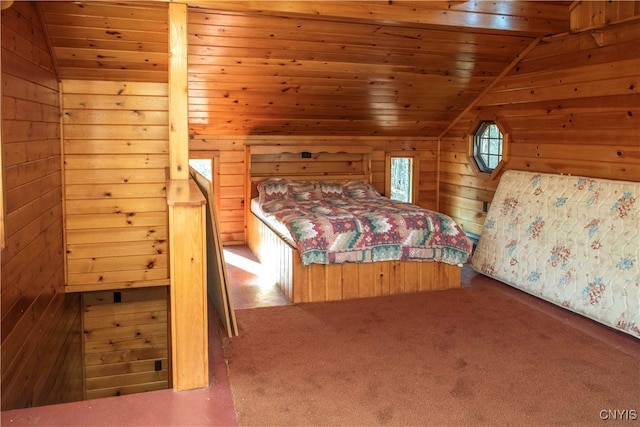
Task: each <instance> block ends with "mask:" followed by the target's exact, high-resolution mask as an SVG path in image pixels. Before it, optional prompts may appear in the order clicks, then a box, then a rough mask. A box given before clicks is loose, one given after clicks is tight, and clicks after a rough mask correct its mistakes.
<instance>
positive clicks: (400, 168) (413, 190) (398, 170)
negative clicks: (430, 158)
mask: <svg viewBox="0 0 640 427" xmlns="http://www.w3.org/2000/svg"><path fill="white" fill-rule="evenodd" d="M385 169H386V173H385V175H386V184H385V194H386V196H387V197H389V198H390V199H392V200H398V201H401V202H407V203H416V202H417V199H418V197H417V192H418V191H417V190H418V178H417V177H418V156H417V155H410V156H408V155H406V153H405V152H397V153H387V155H386V167H385Z"/></svg>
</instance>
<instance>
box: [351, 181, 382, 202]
mask: <svg viewBox="0 0 640 427" xmlns="http://www.w3.org/2000/svg"><path fill="white" fill-rule="evenodd" d="M343 191H344V194H345V197H351V198H352V199H375V198H377V197H381V195H380V193H378V191H377V190H376V189H375V188H373V186H372V185H371V184H368V183H366V182H364V181H349V182H347V183H346V184H344V190H343Z"/></svg>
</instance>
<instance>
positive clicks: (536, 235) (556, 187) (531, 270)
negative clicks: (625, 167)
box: [472, 171, 640, 337]
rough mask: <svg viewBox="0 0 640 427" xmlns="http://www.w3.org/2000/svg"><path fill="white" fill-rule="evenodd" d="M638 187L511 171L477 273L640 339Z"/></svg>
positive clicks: (478, 254)
mask: <svg viewBox="0 0 640 427" xmlns="http://www.w3.org/2000/svg"><path fill="white" fill-rule="evenodd" d="M639 192H640V183H637V182H626V181H612V180H604V179H593V178H583V177H575V176H565V175H550V174H536V173H530V172H522V171H507V172H505V173H504V175H503V176H502V178H501V180H500V183H499V185H498V188H497V190H496V193H495V196H494V199H493V203H492V204H491V208H490V209H489V212H488V214H487V218H486V220H485V224H484V229H483V231H482V235H481V237H480V241H479V243H478V246H477V248H476V250H475V253H474V255H473V261H472V266H473V268H474V269H475V270H477V271H478V272H480V273H483V274H485V275H488V276H490V277H493V278H495V279H497V280H500V281H502V282H505V283H507V284H509V285H512V286H514V287H517V288H520V289H522V290H524V291H526V292H529V293H531V294H533V295H536V296H538V297H541V298H543V299H545V300H547V301H550V302H553V303H555V304H558V305H560V306H562V307H565V308H567V309H569V310H571V311H574V312H576V313H580V314H582V315H584V316H587V317H589V318H591V319H594V320H596V321H599V322H601V323H603V324H605V325H608V326H611V327H614V328H617V329H619V330H621V331H624V332H626V333H628V334H631V335H633V336H635V337H640V232H639V227H640V206H639V201H638V200H637V198H638V193H639Z"/></svg>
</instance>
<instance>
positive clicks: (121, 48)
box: [38, 1, 169, 83]
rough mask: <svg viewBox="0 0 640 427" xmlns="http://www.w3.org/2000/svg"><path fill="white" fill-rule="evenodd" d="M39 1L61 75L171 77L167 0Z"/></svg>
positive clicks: (163, 79)
mask: <svg viewBox="0 0 640 427" xmlns="http://www.w3.org/2000/svg"><path fill="white" fill-rule="evenodd" d="M38 3H39V7H41V8H42V14H43V16H44V20H45V21H46V23H47V28H48V32H49V36H50V39H51V43H52V45H53V50H54V54H55V57H56V60H57V63H58V67H59V69H60V73H61V75H62V78H63V79H67V80H70V79H87V80H112V81H130V80H134V81H140V82H159V83H166V82H167V74H168V71H167V70H168V63H169V55H168V51H167V44H168V40H169V38H168V22H167V17H168V15H167V3H165V2H137V3H136V2H119V3H117V5H116V4H113V3H111V4H109V3H110V2H85V1H81V2H66V1H60V2H49V1H41V2H38Z"/></svg>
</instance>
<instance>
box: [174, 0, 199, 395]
mask: <svg viewBox="0 0 640 427" xmlns="http://www.w3.org/2000/svg"><path fill="white" fill-rule="evenodd" d="M187 83H188V79H187V5H186V4H184V3H170V4H169V178H170V182H169V183H168V185H167V202H168V204H169V259H170V262H169V265H170V276H171V354H172V367H173V369H172V370H173V372H172V378H173V388H174V390H178V391H180V390H189V389H194V388H199V387H206V386H208V385H209V353H208V341H207V340H208V328H207V285H206V278H207V265H206V264H207V254H206V250H207V246H206V233H205V230H206V200H205V198H204V196H203V195H202V193H201V192H200V190H199V189H198V187H197V185H196V184H195V183H194V182H193V181H190V180H189V124H188V123H189V104H188V93H187Z"/></svg>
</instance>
